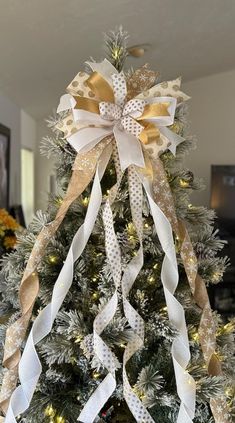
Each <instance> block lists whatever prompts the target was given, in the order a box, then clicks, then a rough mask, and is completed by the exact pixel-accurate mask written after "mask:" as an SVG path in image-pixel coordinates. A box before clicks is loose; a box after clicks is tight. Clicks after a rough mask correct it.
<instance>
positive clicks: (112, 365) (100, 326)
mask: <svg viewBox="0 0 235 423" xmlns="http://www.w3.org/2000/svg"><path fill="white" fill-rule="evenodd" d="M113 156H114V161H115V164H116V173H117V183H116V184H115V185H114V186H113V187H112V188H111V190H110V192H109V195H108V199H107V200H106V203H105V206H104V210H103V222H104V229H105V246H106V254H107V258H108V261H109V264H110V270H111V274H112V277H113V280H114V286H115V291H114V293H113V295H112V297H111V299H110V300H109V301H108V302H107V304H106V305H105V307H104V308H103V310H102V311H101V312H100V313H99V314H98V315H97V316H96V318H95V321H94V325H93V328H94V353H95V354H96V355H97V357H98V358H99V360H100V361H101V362H102V364H103V366H104V367H105V368H106V369H107V370H108V372H109V373H108V374H107V376H106V377H105V379H104V380H103V381H102V382H101V384H100V385H99V386H98V388H97V389H96V390H95V392H93V394H92V395H91V397H90V398H89V400H88V401H87V403H86V404H85V406H84V408H83V409H82V411H81V413H80V415H79V417H78V420H79V421H81V422H83V423H92V422H93V421H94V420H95V418H96V416H97V415H98V413H99V412H100V410H101V409H102V408H103V406H104V404H105V403H106V402H107V401H108V399H109V397H110V396H111V395H112V393H113V391H114V390H115V388H116V378H115V371H116V368H117V362H118V360H117V358H116V357H115V356H114V354H113V353H112V351H111V350H110V349H109V348H108V346H107V345H106V344H105V343H104V341H103V340H102V338H101V337H100V335H101V333H102V332H103V330H104V329H105V327H106V326H107V325H108V324H109V322H110V321H111V320H112V318H113V317H114V315H115V313H116V310H117V305H118V291H117V290H118V288H119V285H120V281H121V273H122V267H121V252H120V247H119V244H118V240H117V237H116V234H115V231H114V222H113V215H112V210H111V204H112V202H113V201H114V200H115V198H116V195H117V192H118V188H119V185H120V183H121V180H122V172H121V171H120V165H119V160H118V154H117V151H116V148H115V147H114V151H113Z"/></svg>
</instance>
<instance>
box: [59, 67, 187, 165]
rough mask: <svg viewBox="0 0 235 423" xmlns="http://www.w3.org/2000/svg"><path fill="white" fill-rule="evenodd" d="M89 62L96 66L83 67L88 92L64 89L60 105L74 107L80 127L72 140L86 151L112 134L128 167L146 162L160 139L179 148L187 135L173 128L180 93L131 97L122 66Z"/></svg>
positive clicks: (73, 114) (75, 121)
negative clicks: (176, 95)
mask: <svg viewBox="0 0 235 423" xmlns="http://www.w3.org/2000/svg"><path fill="white" fill-rule="evenodd" d="M88 64H89V66H90V67H91V69H92V71H93V72H92V73H91V75H88V74H85V73H82V74H83V75H85V79H84V80H83V88H84V91H85V95H84V91H81V90H80V91H79V93H78V95H76V96H74V95H71V94H70V93H69V94H65V95H63V96H62V97H61V99H60V104H59V106H58V109H57V112H62V111H65V110H68V109H71V110H72V117H73V121H74V123H75V124H76V130H74V131H73V132H74V133H72V134H70V135H69V136H68V137H67V140H68V142H69V143H70V144H71V145H72V146H73V147H74V148H75V150H76V151H77V152H87V151H89V150H91V149H92V148H93V147H94V146H95V145H96V144H97V143H99V142H100V141H101V140H102V139H103V138H104V137H106V136H108V135H112V134H113V135H114V137H115V140H116V143H117V147H118V152H119V158H120V164H121V168H122V170H123V171H124V170H125V169H126V168H127V167H129V166H130V165H132V164H134V165H137V166H139V167H141V168H143V167H145V161H144V155H143V151H144V150H149V151H152V152H154V151H155V150H156V147H157V142H158V143H160V144H163V143H164V145H165V147H166V148H167V147H168V148H169V149H170V150H171V152H172V153H173V154H175V151H176V146H177V145H178V144H179V143H180V142H182V141H183V139H182V137H180V136H179V135H177V134H175V133H174V132H172V131H171V130H170V129H169V128H168V126H170V125H172V124H173V122H174V116H175V109H176V104H177V100H176V98H174V97H170V96H165V97H156V96H154V97H153V96H151V93H149V94H148V92H144V93H140V94H138V95H137V96H135V97H134V98H131V99H129V100H128V101H126V98H127V81H126V78H125V75H124V73H123V72H121V73H118V71H117V70H116V69H115V68H114V66H113V65H112V64H111V63H110V62H109V61H108V60H104V61H103V62H101V63H96V62H88ZM86 76H87V78H86ZM88 90H89V91H88ZM150 91H151V90H150ZM86 92H88V93H89V95H88V94H86ZM159 140H160V142H159Z"/></svg>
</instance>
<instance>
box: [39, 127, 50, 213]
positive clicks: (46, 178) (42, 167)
mask: <svg viewBox="0 0 235 423" xmlns="http://www.w3.org/2000/svg"><path fill="white" fill-rule="evenodd" d="M47 135H48V136H52V132H51V130H50V129H49V128H48V127H47V124H46V122H45V121H44V120H42V121H38V122H37V146H36V153H35V172H36V174H35V193H36V196H35V209H36V210H38V209H41V210H46V208H47V204H48V193H49V192H50V175H52V174H53V173H54V171H53V169H54V161H53V158H51V159H47V158H46V157H45V156H42V155H41V154H40V151H39V147H40V142H41V140H42V138H43V137H45V136H47Z"/></svg>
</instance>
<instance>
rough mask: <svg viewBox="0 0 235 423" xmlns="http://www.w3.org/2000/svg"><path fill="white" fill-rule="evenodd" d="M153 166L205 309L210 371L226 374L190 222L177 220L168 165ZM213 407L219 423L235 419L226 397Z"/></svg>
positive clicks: (203, 337) (158, 195)
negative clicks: (187, 223)
mask: <svg viewBox="0 0 235 423" xmlns="http://www.w3.org/2000/svg"><path fill="white" fill-rule="evenodd" d="M153 169H154V173H155V175H154V178H153V181H154V186H153V191H154V198H155V199H157V201H158V203H159V205H160V207H161V209H162V210H163V211H164V213H165V215H166V216H167V218H168V220H169V221H170V223H171V226H172V228H173V230H174V232H175V234H176V236H178V238H179V240H180V241H181V249H180V254H181V258H182V261H183V264H184V268H185V271H186V275H187V278H188V282H189V285H190V288H191V291H192V294H193V296H194V299H195V301H196V304H197V305H198V306H199V307H200V309H201V310H202V315H201V319H200V324H199V330H198V333H199V340H200V343H201V346H202V351H203V355H204V359H205V363H206V365H207V368H208V373H209V374H210V375H212V376H219V375H222V369H221V364H220V362H219V360H218V358H217V357H216V355H215V350H216V327H215V322H214V318H213V314H212V310H211V306H210V301H209V297H208V293H207V289H206V285H205V282H204V281H203V279H202V278H201V277H200V275H199V274H198V264H197V258H196V255H195V253H194V250H193V246H192V243H191V240H190V237H189V234H188V231H187V228H186V225H185V223H184V222H182V221H178V219H177V216H176V210H175V204H174V199H173V196H172V192H171V189H170V186H169V183H168V180H167V176H166V173H165V170H164V167H163V165H162V162H161V160H160V159H159V158H158V159H156V160H154V161H153ZM158 180H161V187H160V186H159V184H158V183H157V181H158ZM210 406H211V411H212V414H213V416H214V418H215V422H216V423H221V422H223V423H230V422H231V420H230V417H229V413H228V407H227V404H226V400H225V398H223V397H222V398H216V399H212V400H211V401H210Z"/></svg>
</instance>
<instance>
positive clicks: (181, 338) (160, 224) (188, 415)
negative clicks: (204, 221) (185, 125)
mask: <svg viewBox="0 0 235 423" xmlns="http://www.w3.org/2000/svg"><path fill="white" fill-rule="evenodd" d="M139 176H140V179H141V180H142V183H143V186H144V189H145V192H146V194H147V198H148V202H149V206H150V210H151V213H152V216H153V220H154V225H155V228H156V232H157V235H158V238H159V241H160V244H161V246H162V249H163V251H164V253H165V257H164V259H163V263H162V271H161V279H162V284H163V289H164V294H165V298H166V304H167V310H168V315H169V320H170V321H171V322H172V324H173V325H174V326H175V327H176V328H177V330H178V332H179V335H178V336H177V337H176V338H175V339H174V341H173V343H172V359H173V365H174V370H175V378H176V386H177V392H178V395H179V398H180V400H181V404H180V409H179V414H178V418H177V423H192V421H193V418H194V413H195V401H196V384H195V381H194V379H193V378H192V376H190V375H189V373H188V372H187V371H186V368H187V365H188V363H189V360H190V350H189V341H188V335H187V326H186V321H185V314H184V309H183V307H182V305H181V304H180V303H179V301H178V300H177V299H176V298H175V296H174V293H175V290H176V288H177V285H178V278H179V275H178V267H177V259H176V253H175V245H174V239H173V234H172V228H171V224H170V222H169V220H168V219H167V217H166V216H165V214H164V213H163V212H162V210H161V209H160V208H159V207H158V205H157V204H156V203H155V201H154V199H153V197H152V184H151V183H150V181H149V180H147V179H146V178H144V177H143V176H142V175H141V174H140V173H139Z"/></svg>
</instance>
